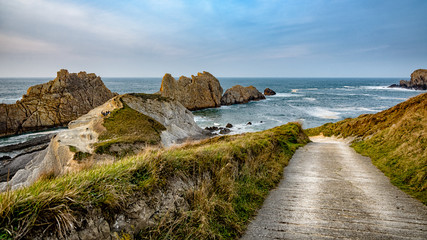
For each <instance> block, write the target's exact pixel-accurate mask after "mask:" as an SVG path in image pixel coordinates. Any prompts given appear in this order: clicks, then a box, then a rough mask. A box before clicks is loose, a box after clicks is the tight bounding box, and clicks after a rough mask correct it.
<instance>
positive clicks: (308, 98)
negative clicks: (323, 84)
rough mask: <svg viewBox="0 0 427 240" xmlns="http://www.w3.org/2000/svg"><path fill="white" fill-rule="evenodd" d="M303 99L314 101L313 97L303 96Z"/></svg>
mask: <svg viewBox="0 0 427 240" xmlns="http://www.w3.org/2000/svg"><path fill="white" fill-rule="evenodd" d="M303 99H304V100H307V101H310V102H314V101H316V99H315V98H311V97H305V98H303Z"/></svg>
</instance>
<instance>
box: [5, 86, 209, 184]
mask: <svg viewBox="0 0 427 240" xmlns="http://www.w3.org/2000/svg"><path fill="white" fill-rule="evenodd" d="M157 96H158V98H156V97H154V98H147V97H141V96H138V94H125V95H119V96H116V97H114V98H112V99H110V100H109V101H107V102H106V103H104V104H103V105H101V106H99V107H96V108H94V109H92V110H91V111H89V113H87V114H85V115H83V116H81V117H80V118H78V119H77V120H74V121H71V122H70V124H69V125H68V129H67V130H64V131H62V132H60V133H58V134H57V135H56V136H55V137H54V138H53V139H52V140H51V142H50V144H49V146H48V147H47V148H46V149H45V150H43V151H40V152H38V153H37V154H35V155H31V158H30V159H28V157H29V156H27V158H25V159H22V161H20V162H19V163H20V164H21V165H23V162H24V161H25V166H24V168H22V169H19V170H18V171H17V172H16V173H15V175H14V176H13V178H12V179H11V180H10V181H9V182H2V183H0V192H1V191H4V190H6V189H7V188H10V189H12V190H13V189H17V188H19V187H21V186H28V185H30V184H31V183H33V182H35V181H36V180H37V179H38V178H39V177H40V176H42V175H45V174H54V175H62V174H64V173H67V172H72V171H79V170H80V169H81V168H84V167H85V166H84V163H83V165H82V164H81V163H80V162H79V161H78V160H75V159H74V156H75V154H76V152H81V153H88V154H90V159H89V160H91V161H93V162H97V161H103V162H105V161H112V160H114V157H113V156H105V154H104V155H102V156H100V155H97V154H96V153H95V144H96V143H98V142H99V140H98V137H99V136H100V134H102V133H103V132H104V131H106V129H105V127H104V126H103V122H104V119H105V116H104V115H103V114H102V112H107V111H110V112H113V111H114V110H115V109H119V108H123V105H124V104H123V103H125V104H126V105H127V106H129V107H130V108H132V109H134V110H136V111H138V112H140V113H142V114H144V115H146V116H149V117H151V118H152V119H154V120H156V121H158V122H159V123H160V124H162V125H163V126H164V127H165V130H164V131H162V132H161V133H160V137H161V144H162V145H163V146H170V145H172V144H174V143H179V142H180V140H183V139H188V138H197V139H198V138H203V137H206V135H205V134H206V132H205V131H203V130H202V129H201V128H200V127H198V126H197V124H196V123H195V122H194V117H193V114H192V113H191V112H190V111H189V110H188V109H186V108H185V107H184V106H182V104H180V103H179V102H177V101H173V100H171V99H168V100H167V101H165V100H163V99H164V98H160V96H159V95H157ZM144 146H145V145H144ZM137 147H139V146H137ZM72 149H73V151H72ZM141 150H142V148H141Z"/></svg>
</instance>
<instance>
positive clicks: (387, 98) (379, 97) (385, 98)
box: [375, 96, 408, 101]
mask: <svg viewBox="0 0 427 240" xmlns="http://www.w3.org/2000/svg"><path fill="white" fill-rule="evenodd" d="M375 98H377V99H382V100H402V101H406V100H408V98H399V97H384V96H376V97H375Z"/></svg>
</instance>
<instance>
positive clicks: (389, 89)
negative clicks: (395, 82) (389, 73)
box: [360, 86, 423, 92]
mask: <svg viewBox="0 0 427 240" xmlns="http://www.w3.org/2000/svg"><path fill="white" fill-rule="evenodd" d="M360 89H366V90H388V91H410V92H412V91H420V92H422V91H423V90H413V89H407V88H400V87H396V88H390V87H388V86H360Z"/></svg>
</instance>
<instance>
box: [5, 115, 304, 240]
mask: <svg viewBox="0 0 427 240" xmlns="http://www.w3.org/2000/svg"><path fill="white" fill-rule="evenodd" d="M114 114H115V113H113V114H112V115H113V116H115V115H114ZM110 136H112V137H115V135H114V134H112V135H110ZM308 141H309V140H308V138H307V136H306V135H305V134H304V133H303V132H302V130H301V127H300V125H299V124H295V123H290V124H287V125H283V126H280V127H276V128H273V129H270V130H266V131H263V132H257V133H247V134H242V135H235V136H221V137H216V138H213V139H208V140H204V141H201V142H199V143H195V144H190V143H189V144H187V145H185V146H182V147H176V148H173V149H162V150H159V149H155V150H146V151H145V152H144V153H143V154H140V155H137V156H131V157H127V158H124V159H122V160H120V161H117V162H115V163H113V164H110V165H102V166H98V167H96V168H92V169H87V170H83V171H81V172H78V173H74V174H69V175H66V176H62V177H58V178H55V179H51V180H48V179H42V180H40V181H38V182H36V183H35V184H33V185H31V186H30V187H27V188H22V189H19V190H16V191H9V192H5V193H2V194H0V236H1V237H4V238H20V237H23V236H26V237H28V236H33V235H34V234H35V233H37V234H42V233H47V232H52V231H53V232H57V234H58V235H61V234H63V235H65V234H67V232H69V230H70V229H71V228H72V226H73V224H75V222H76V221H77V219H79V218H82V217H84V215H85V214H86V213H87V212H89V210H90V209H102V213H103V214H104V215H105V219H110V221H112V220H111V219H112V218H111V217H108V216H114V214H115V213H118V212H122V211H124V210H125V209H126V208H127V207H128V206H129V204H131V203H132V201H135V199H141V198H140V196H142V195H143V196H145V197H148V198H149V196H151V195H152V194H153V193H154V192H156V191H158V190H159V189H166V188H167V187H168V186H170V185H171V181H176V180H177V179H180V180H181V181H187V182H191V183H192V184H190V186H191V188H190V189H188V191H187V192H186V194H185V195H184V196H183V197H184V199H185V202H186V203H187V204H188V206H189V209H187V210H185V211H184V210H183V211H179V212H178V213H175V214H171V215H168V214H165V215H164V216H159V220H158V221H157V225H153V226H148V227H147V228H145V229H142V231H141V232H139V233H137V234H136V235H135V237H136V238H139V239H184V238H185V239H236V238H238V237H239V236H241V234H242V233H243V231H244V229H245V226H246V225H247V223H248V221H249V219H250V218H251V217H252V216H253V214H254V213H255V211H256V210H257V209H258V208H259V207H260V206H261V204H262V202H263V200H264V198H265V197H266V196H267V194H268V192H269V190H270V189H272V188H273V187H274V186H276V185H277V183H278V182H279V180H280V179H281V177H282V173H283V168H284V167H285V166H286V165H287V163H288V161H289V159H290V158H291V156H292V155H293V153H294V152H295V150H296V149H297V148H298V147H299V146H302V145H304V144H305V143H307V142H308ZM111 224H112V222H110V225H111ZM123 236H127V237H129V235H123Z"/></svg>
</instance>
